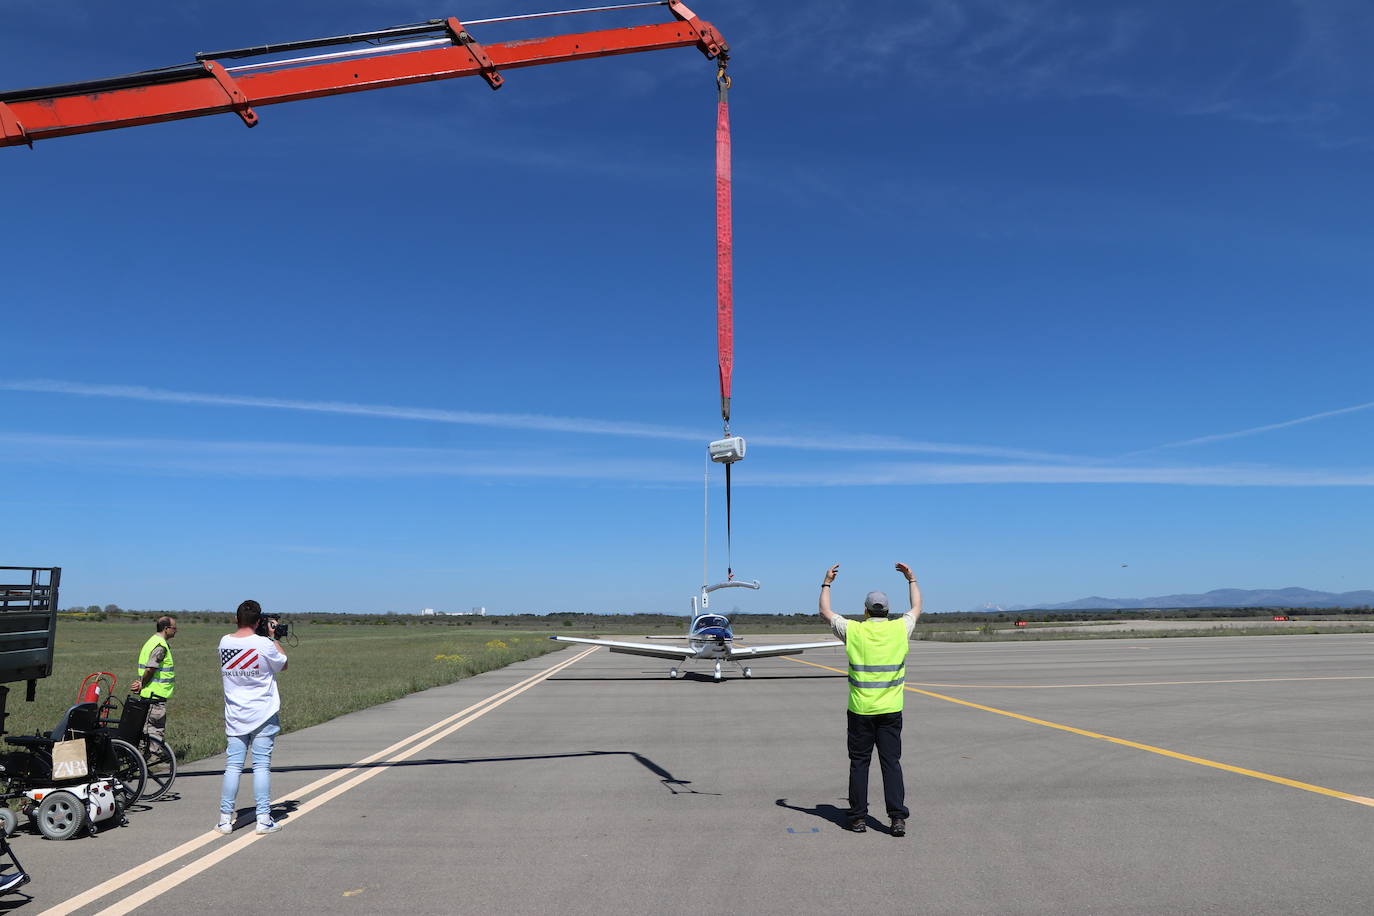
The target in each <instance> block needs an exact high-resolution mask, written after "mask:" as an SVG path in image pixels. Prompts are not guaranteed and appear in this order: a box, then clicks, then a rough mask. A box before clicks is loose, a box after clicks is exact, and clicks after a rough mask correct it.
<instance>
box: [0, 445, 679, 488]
mask: <svg viewBox="0 0 1374 916" xmlns="http://www.w3.org/2000/svg"><path fill="white" fill-rule="evenodd" d="M6 459H8V461H10V462H13V463H16V464H17V463H26V464H63V465H70V466H96V467H99V468H102V469H116V470H123V471H145V472H155V473H170V474H177V475H190V476H223V477H285V478H317V479H334V478H385V477H475V478H481V479H483V480H493V481H494V480H513V479H522V478H523V479H540V478H544V479H563V480H588V481H597V480H611V481H624V482H630V483H667V484H677V483H691V484H697V483H699V482H700V480H701V476H700V475H701V469H700V467H699V466H698V465H696V464H695V462H688V461H684V462H681V463H678V462H672V461H654V460H649V459H644V460H625V459H614V458H611V459H608V458H605V457H602V456H600V455H592V456H582V455H559V454H556V453H549V452H545V451H541V452H540V453H539V454H537V455H533V456H519V455H517V456H512V455H509V454H507V453H505V452H496V451H491V450H485V449H437V448H397V447H385V446H353V445H314V444H309V443H294V442H223V441H214V440H189V439H157V438H150V439H117V438H107V437H88V436H63V435H42V434H19V433H16V434H0V461H5V460H6Z"/></svg>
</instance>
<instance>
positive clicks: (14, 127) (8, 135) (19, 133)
mask: <svg viewBox="0 0 1374 916" xmlns="http://www.w3.org/2000/svg"><path fill="white" fill-rule="evenodd" d="M0 138H3V139H5V140H9V141H16V140H17V141H18V142H19V143H27V144H28V145H29V149H33V138H32V137H30V136H29V132H28V131H26V130H25V129H24V125H23V124H20V123H19V119H18V118H16V117H15V116H14V111H13V110H12V109H11V108H10V107H9V106H8V105H6V104H5V103H4V102H0ZM6 145H10V144H6Z"/></svg>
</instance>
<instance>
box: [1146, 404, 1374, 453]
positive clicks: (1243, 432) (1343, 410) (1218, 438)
mask: <svg viewBox="0 0 1374 916" xmlns="http://www.w3.org/2000/svg"><path fill="white" fill-rule="evenodd" d="M1371 407H1374V401H1370V402H1368V403H1366V404H1356V405H1355V406H1353V407H1340V408H1337V409H1336V410H1323V411H1322V412H1321V413H1314V414H1309V415H1307V416H1305V417H1298V418H1296V419H1293V420H1284V421H1282V422H1280V423H1268V424H1265V425H1264V426H1252V427H1250V428H1249V429H1239V430H1236V431H1235V432H1230V433H1214V434H1213V435H1210V436H1198V437H1197V438H1194V439H1184V440H1182V441H1180V442H1166V443H1164V444H1163V445H1155V446H1152V447H1150V448H1147V449H1141V450H1140V451H1138V452H1131V453H1130V455H1127V456H1126V457H1128V458H1129V457H1134V456H1136V455H1144V454H1146V453H1148V452H1153V451H1157V450H1159V449H1164V448H1183V447H1185V446H1189V445H1202V444H1204V443H1207V442H1222V441H1224V440H1226V439H1239V438H1241V437H1242V436H1254V435H1257V434H1259V433H1267V432H1270V431H1272V430H1275V429H1286V428H1288V427H1289V426H1298V425H1300V424H1303V423H1312V422H1315V421H1317V420H1325V419H1327V418H1328V417H1339V416H1341V415H1342V414H1347V413H1355V412H1356V411H1360V410H1368V409H1369V408H1371Z"/></svg>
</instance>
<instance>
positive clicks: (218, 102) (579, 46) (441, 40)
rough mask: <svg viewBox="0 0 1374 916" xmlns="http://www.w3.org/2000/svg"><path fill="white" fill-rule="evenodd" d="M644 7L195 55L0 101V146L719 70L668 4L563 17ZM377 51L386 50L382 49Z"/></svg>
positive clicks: (694, 30) (694, 27)
mask: <svg viewBox="0 0 1374 916" xmlns="http://www.w3.org/2000/svg"><path fill="white" fill-rule="evenodd" d="M644 6H666V7H667V8H668V10H669V12H671V13H672V15H673V17H674V18H673V21H672V22H664V23H656V24H650V25H641V26H630V27H625V28H618V29H605V30H602V31H598V32H583V33H580V34H572V35H555V36H552V37H549V38H530V39H522V40H518V41H508V42H502V43H498V44H491V45H483V44H480V43H479V42H478V41H477V40H476V39H475V38H473V36H472V35H471V34H470V33H469V32H468V29H467V26H465V25H464V24H463V23H462V22H460V21H459V20H457V19H454V18H448V19H431V20H429V21H428V22H424V23H417V24H415V25H407V26H393V27H390V28H386V29H379V30H376V31H373V32H360V33H355V34H352V35H337V36H333V37H329V38H315V39H308V40H305V41H293V42H282V43H278V44H271V45H258V46H256V47H251V48H237V49H234V50H229V51H215V52H205V53H201V54H197V55H196V60H195V62H194V63H189V64H181V65H178V66H173V67H164V68H162V69H158V70H146V71H143V72H141V73H132V74H128V75H126V76H117V77H111V78H108V79H101V80H89V81H85V82H79V83H64V84H61V85H56V86H43V87H38V88H35V89H20V90H11V91H5V92H0V146H18V145H20V144H27V145H29V146H32V145H33V143H34V141H35V140H47V139H49V138H52V137H66V136H71V135H73V134H85V133H91V132H94V131H100V130H114V129H116V128H121V127H136V126H138V125H140V124H156V123H159V122H162V121H176V120H180V119H182V118H197V117H201V116H203V115H212V114H225V113H230V112H232V113H234V114H237V115H238V116H239V117H240V118H242V119H243V122H244V123H245V124H246V125H248V126H249V127H253V126H255V125H256V124H257V123H258V116H257V112H256V111H255V109H256V108H259V107H262V106H264V105H278V104H280V103H282V102H297V101H300V100H302V99H317V98H322V97H324V96H331V95H343V94H345V93H350V92H364V91H366V90H369V89H385V88H387V87H390V86H405V85H409V84H411V83H424V82H431V81H434V80H444V79H454V78H457V77H460V76H481V77H482V78H483V79H485V80H486V81H487V83H488V85H490V86H491V88H493V89H499V88H500V87H501V85H502V83H503V82H504V80H503V78H502V76H501V72H500V71H502V70H514V69H518V68H521V67H537V66H540V65H542V64H555V63H562V62H564V61H573V60H588V59H591V58H596V57H609V56H612V55H616V54H634V53H637V52H640V51H659V50H665V49H668V48H688V47H696V48H698V49H699V50H700V51H701V52H702V53H703V54H705V55H706V56H707V57H708V58H719V59H721V60H724V59H726V58H727V57H728V56H729V45H727V44H726V43H725V40H724V39H723V38H722V37H721V36H720V33H719V32H717V31H716V30H715V27H714V26H712V25H711V24H710V23H709V22H706V21H704V20H702V19H701V18H700V17H698V16H697V15H696V14H695V13H693V12H692V11H691V10H690V9H688V8H687V7H686V6H685V5H683V4H682V3H681V2H679V0H656V2H650V3H632V4H626V5H622V6H616V7H598V8H595V9H587V10H568V11H565V13H566V14H572V13H580V12H607V11H614V10H618V9H629V8H635V7H644ZM551 15H563V14H562V13H549V14H543V13H540V14H533V15H529V16H513V17H507V18H505V19H488V20H482V21H481V24H485V23H492V22H505V21H514V20H520V19H533V18H542V17H544V16H551ZM470 24H473V25H475V24H479V23H470ZM403 39H404V41H403ZM388 42H390V43H392V44H394V45H395V47H393V48H388V47H387V44H386V43H388ZM363 43H367V44H371V45H373V46H374V47H372V48H368V49H364V50H356V51H343V52H332V53H323V54H318V55H314V56H310V57H297V58H289V59H284V60H277V61H265V62H262V63H255V64H246V65H241V66H230V65H226V63H225V61H234V60H238V59H241V58H246V57H260V56H264V55H268V54H276V53H283V52H290V51H301V50H309V49H316V48H325V47H330V46H340V45H348V44H355V45H356V44H363ZM401 48H411V50H400V49H401ZM360 55H366V56H360ZM253 71H262V72H253Z"/></svg>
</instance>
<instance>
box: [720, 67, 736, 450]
mask: <svg viewBox="0 0 1374 916" xmlns="http://www.w3.org/2000/svg"><path fill="white" fill-rule="evenodd" d="M717 83H718V85H719V86H720V102H719V104H718V105H717V106H716V348H717V350H718V351H719V354H720V413H721V417H723V418H724V420H725V428H726V432H727V434H728V432H729V428H730V375H731V373H732V372H733V371H734V368H735V303H734V267H733V264H732V259H731V254H732V252H733V250H734V238H733V232H732V230H731V227H730V105H729V102H728V100H727V96H726V90H727V89H729V87H730V79H729V77H727V76H725V71H724V68H723V67H722V68H721V73H720V75H719V76H718V77H717ZM725 469H726V470H727V471H729V469H730V466H729V465H726V468H725Z"/></svg>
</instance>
